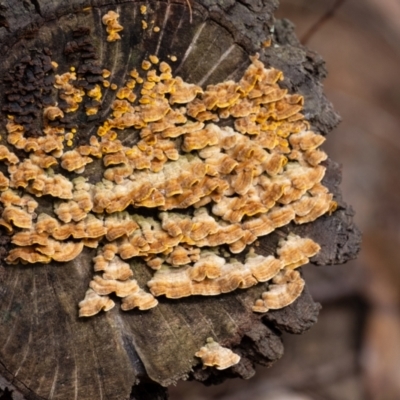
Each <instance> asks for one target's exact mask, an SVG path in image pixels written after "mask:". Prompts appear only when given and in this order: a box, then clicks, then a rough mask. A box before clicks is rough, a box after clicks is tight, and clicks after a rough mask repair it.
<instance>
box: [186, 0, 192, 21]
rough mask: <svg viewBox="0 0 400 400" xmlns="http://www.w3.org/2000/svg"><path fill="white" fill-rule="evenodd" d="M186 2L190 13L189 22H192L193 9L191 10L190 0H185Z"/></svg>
mask: <svg viewBox="0 0 400 400" xmlns="http://www.w3.org/2000/svg"><path fill="white" fill-rule="evenodd" d="M186 3H187V5H188V7H189V13H190V23H192V22H193V10H192V5H191V4H190V0H186Z"/></svg>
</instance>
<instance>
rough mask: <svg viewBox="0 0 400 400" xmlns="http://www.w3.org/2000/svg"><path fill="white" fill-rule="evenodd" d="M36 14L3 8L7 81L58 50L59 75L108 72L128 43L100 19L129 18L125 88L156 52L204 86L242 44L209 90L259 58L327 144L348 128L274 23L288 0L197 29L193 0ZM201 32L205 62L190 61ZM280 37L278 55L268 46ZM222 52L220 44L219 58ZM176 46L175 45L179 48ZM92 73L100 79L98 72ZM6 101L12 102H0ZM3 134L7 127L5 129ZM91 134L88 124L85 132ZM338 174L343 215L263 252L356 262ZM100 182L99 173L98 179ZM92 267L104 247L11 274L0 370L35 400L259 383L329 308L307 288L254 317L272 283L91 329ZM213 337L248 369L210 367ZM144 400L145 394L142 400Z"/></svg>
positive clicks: (218, 6)
mask: <svg viewBox="0 0 400 400" xmlns="http://www.w3.org/2000/svg"><path fill="white" fill-rule="evenodd" d="M10 3H11V2H10ZM24 4H25V3H19V2H18V3H17V2H15V4H13V5H12V6H9V7H8V8H2V9H0V17H1V18H0V21H3V22H1V24H0V49H1V54H3V55H2V56H1V58H2V63H1V66H0V71H1V74H0V76H3V75H4V71H6V70H7V69H10V68H11V67H12V66H13V65H15V63H16V62H18V60H19V59H21V58H22V57H23V56H24V55H26V54H27V52H28V53H29V50H28V49H30V50H33V49H36V50H38V51H39V52H40V51H42V50H43V48H44V47H48V48H49V49H50V50H51V51H52V53H53V54H55V55H56V54H59V56H58V57H55V58H57V59H61V60H63V63H64V64H61V63H60V65H59V69H60V70H61V69H62V70H67V69H68V68H69V66H70V63H72V62H75V61H76V57H77V54H78V53H79V52H81V53H82V52H86V53H87V54H86V56H87V57H88V58H89V59H90V58H92V59H94V58H95V57H96V53H100V60H99V61H100V63H101V64H104V63H105V61H106V60H113V59H114V57H116V55H117V53H116V52H117V50H116V47H115V46H114V47H113V46H111V45H110V46H109V47H107V48H106V49H105V48H102V47H101V46H103V45H104V43H105V40H103V39H105V37H104V38H103V39H100V38H102V36H103V35H104V27H103V26H102V24H101V18H100V17H101V15H103V14H104V13H105V12H107V11H108V10H110V9H117V10H120V14H121V19H120V22H121V24H122V25H123V26H124V27H125V32H126V31H127V26H128V25H129V24H132V25H133V27H132V29H131V30H130V31H129V32H130V33H129V35H130V38H131V40H130V41H129V43H128V41H125V42H124V41H121V44H118V46H122V48H120V50H118V51H119V52H120V54H122V55H124V56H125V58H122V59H119V60H118V61H116V64H115V67H114V68H115V76H116V81H117V83H120V82H122V79H123V75H124V71H125V64H127V60H128V56H129V57H138V56H139V55H140V54H143V52H146V51H147V52H148V54H154V53H156V51H155V50H157V49H158V50H159V55H160V58H165V59H167V58H168V55H171V54H173V55H176V57H177V59H178V61H177V64H179V63H180V62H182V61H185V62H184V63H183V64H182V66H181V67H179V65H177V67H176V68H177V69H178V70H179V74H181V75H182V76H183V77H184V78H185V79H186V80H187V81H193V82H198V81H201V80H202V78H203V77H204V71H207V70H210V65H211V68H212V65H213V63H215V60H218V59H219V58H220V56H221V55H223V54H224V53H225V51H226V50H227V49H229V48H230V46H232V45H235V46H236V47H235V49H237V51H232V52H231V53H230V54H229V58H227V59H226V61H225V62H221V66H220V67H218V68H216V69H215V70H213V73H212V74H210V75H209V76H208V78H207V79H206V80H205V81H204V82H203V85H205V84H207V83H210V82H218V81H223V80H224V79H226V78H227V77H231V78H232V77H235V76H240V74H241V73H242V72H243V70H244V69H245V68H246V67H247V65H248V55H251V54H254V53H255V52H257V51H260V52H261V58H262V60H263V61H264V62H265V63H266V65H271V66H274V67H276V68H278V69H281V70H282V71H283V72H284V75H285V81H284V85H285V86H286V87H287V88H288V89H289V91H291V92H299V93H301V94H303V95H304V96H305V98H306V102H305V113H306V114H307V117H308V119H309V120H310V121H311V123H312V125H313V127H315V128H316V129H317V130H319V131H320V132H322V133H323V134H326V133H328V132H329V131H331V130H332V128H333V127H334V126H335V125H336V124H337V122H338V117H337V115H336V114H335V113H334V111H333V110H332V107H331V105H330V103H329V102H328V101H327V100H326V98H325V97H324V95H323V93H322V87H321V84H320V79H321V78H323V77H324V76H325V74H326V72H325V69H324V66H323V62H322V61H321V59H320V58H319V56H317V55H316V54H314V53H312V52H310V51H308V50H306V49H305V48H303V47H301V46H300V45H299V43H298V41H297V39H296V38H295V36H294V34H293V28H292V26H291V25H290V23H288V22H287V21H274V19H273V16H272V15H273V10H274V9H275V7H276V6H277V2H276V1H269V0H260V1H256V2H253V1H245V0H244V1H240V2H236V1H230V0H227V1H216V0H215V1H214V0H202V1H197V2H194V1H192V2H191V5H192V11H193V21H192V23H190V21H189V19H190V18H191V13H190V12H189V11H190V10H189V9H188V7H187V5H186V0H182V1H170V2H166V1H153V2H150V1H148V2H146V3H144V2H143V3H139V2H136V1H129V2H125V3H119V4H116V5H114V6H112V5H111V4H110V3H109V2H101V1H94V2H92V3H91V4H89V2H84V1H83V2H69V3H66V2H61V1H40V0H38V1H36V2H32V3H27V5H24ZM105 4H107V5H105ZM139 4H146V5H147V7H148V9H149V10H150V9H151V10H153V12H154V16H155V21H154V26H159V27H163V36H162V40H161V42H160V43H159V41H158V38H159V37H160V35H157V36H156V35H152V34H151V33H150V30H149V31H147V30H146V31H145V32H143V29H142V24H141V23H140V21H141V19H142V16H141V14H140V13H139V12H138V11H137V9H138V7H139ZM135 10H136V11H135ZM203 24H204V26H203ZM202 26H203V27H202ZM82 27H85V28H90V29H91V33H90V34H88V35H87V36H88V38H89V39H90V40H89V42H90V43H89V42H88V43H86V44H85V46H86V47H85V48H84V49H83V48H79V43H77V40H74V38H73V37H72V34H71V31H72V30H73V29H76V28H82ZM177 27H178V28H177ZM201 27H202V28H201ZM183 28H184V29H183ZM200 28H201V29H202V34H201V35H200V33H201V32H200V33H199V31H198V29H200ZM196 29H197V30H196ZM196 32H197V33H198V35H197V44H196V46H197V50H196V52H197V55H196V57H188V56H187V57H186V56H185V55H186V54H187V49H188V46H189V43H190V42H191V41H192V39H193V37H196ZM81 33H83V34H84V33H85V32H84V30H81ZM215 37H218V41H215ZM270 38H272V46H270V47H262V43H264V42H266V41H268V39H270ZM102 40H103V42H101V41H102ZM67 42H69V43H70V46H69V47H68V49H75V50H78V53H76V52H75V53H74V51H72V52H71V53H69V50H68V51H67V53H68V54H69V55H65V52H64V51H63V50H64V49H65V47H62V46H63V45H61V44H62V43H64V44H65V45H66V43H67ZM72 42H75V43H77V47H76V46H75V45H74V44H73V43H72ZM78 42H79V41H78ZM102 43H103V44H102ZM210 43H214V46H212V47H211V48H210V49H209V45H210ZM114 44H115V43H114ZM132 45H133V48H134V49H133V50H132ZM170 45H173V46H174V47H173V52H172V50H171V49H170V47H169V46H170ZM74 46H75V47H74ZM90 46H92V47H90ZM204 54H206V56H204ZM171 64H172V63H171ZM199 65H200V68H199ZM237 67H239V68H237ZM202 68H204V69H202ZM88 74H89V75H93V76H94V77H95V76H97V75H98V73H97V71H96V70H93V71H88ZM106 96H107V95H106ZM108 96H109V97H108V98H107V97H105V103H106V102H107V99H109V98H111V90H110V91H109V95H108ZM3 101H4V98H3V96H2V97H1V99H0V104H1V105H3V103H2V102H3ZM3 118H4V115H2V119H3ZM1 129H2V130H4V121H2V122H1ZM89 132H90V124H88V127H87V129H86V130H85V131H84V134H89ZM327 166H328V173H327V174H326V177H325V180H324V184H325V185H327V186H328V187H329V188H330V190H331V192H333V193H334V194H335V199H336V200H337V201H338V202H339V209H338V211H336V212H335V213H334V214H333V215H332V216H331V217H322V218H321V219H319V220H317V221H316V222H314V223H312V224H307V225H303V226H298V227H295V226H288V227H285V228H282V229H280V230H279V231H277V232H275V233H274V234H271V235H269V236H268V237H266V238H263V239H262V240H261V244H260V247H259V249H260V250H261V251H262V253H264V254H271V253H272V252H273V251H274V250H275V248H276V244H277V242H278V240H279V238H280V237H281V236H282V235H286V234H287V233H288V232H290V231H293V232H295V233H300V232H301V233H302V234H304V235H305V236H309V237H311V238H314V239H315V240H316V241H317V242H318V243H319V244H320V245H321V247H322V251H321V252H320V253H319V254H318V255H317V256H316V257H315V258H314V260H313V261H314V262H315V263H317V264H318V265H325V264H334V263H339V262H345V261H347V260H349V259H351V258H354V257H355V255H356V253H357V251H358V246H359V233H358V231H357V229H356V228H355V227H354V225H353V222H352V218H351V217H352V214H351V210H350V208H348V207H347V206H346V205H345V204H344V203H343V202H342V201H341V198H340V193H339V189H338V185H339V182H340V171H339V168H338V166H337V165H336V164H335V163H334V162H332V161H329V162H328V163H327ZM91 172H92V176H93V177H95V176H96V170H94V169H93V170H91ZM45 200H46V199H45ZM41 207H43V208H44V209H46V207H47V208H49V207H51V204H50V203H49V202H47V204H46V202H45V203H43V205H41ZM7 239H8V237H7V236H2V237H1V245H2V247H1V249H0V251H1V254H2V255H3V256H4V255H5V253H6V252H7V251H8V241H7ZM92 257H93V251H89V250H85V251H84V252H83V253H82V254H81V256H80V257H79V258H78V259H76V260H74V261H72V262H70V263H67V264H66V265H64V264H63V265H57V266H55V265H44V266H41V267H38V266H35V265H34V266H32V267H31V266H13V267H9V266H7V265H3V266H0V320H1V325H0V374H2V375H3V376H4V378H5V379H7V380H8V381H10V382H11V381H12V382H13V384H14V385H15V386H16V387H17V388H18V389H19V390H21V392H22V393H24V395H25V396H26V398H29V399H43V398H45V399H47V398H49V399H50V398H53V399H61V400H63V399H70V398H73V397H74V396H77V397H76V398H79V399H83V400H84V399H93V398H107V399H125V398H128V397H129V393H131V387H132V385H134V384H135V383H137V382H138V380H141V379H143V378H144V379H148V378H150V379H152V380H153V381H155V382H158V383H159V384H161V385H165V386H168V385H169V384H171V383H173V382H175V381H176V380H178V379H182V378H187V377H189V378H192V379H197V380H199V381H204V382H207V383H211V382H218V381H220V380H222V379H224V378H226V377H233V376H240V377H243V378H249V377H250V376H252V374H254V369H253V366H254V363H261V364H263V365H270V364H272V363H273V362H274V361H275V360H277V359H279V358H280V357H281V355H282V354H283V346H282V343H281V341H280V338H279V335H277V333H276V332H279V331H283V330H285V331H288V332H292V333H301V332H303V331H305V330H306V329H308V328H310V327H311V325H312V324H313V323H315V322H316V318H317V314H318V310H319V307H318V305H317V304H315V303H314V302H313V300H312V298H311V296H310V295H309V293H308V291H307V290H305V291H304V292H303V294H302V296H301V297H300V298H299V299H298V300H297V301H296V302H295V303H293V304H292V305H290V306H288V307H286V308H284V309H282V310H277V311H271V312H269V313H267V314H266V315H265V317H261V316H259V315H255V314H254V313H252V312H251V311H250V310H251V305H252V303H253V302H254V299H256V298H258V297H259V295H260V293H261V292H262V291H263V290H264V287H265V286H264V285H258V286H256V287H254V288H252V289H250V290H246V291H245V292H234V293H231V294H227V295H224V296H218V297H216V298H200V299H199V298H186V299H181V300H179V302H176V301H171V300H166V299H162V300H161V302H160V303H161V304H160V305H159V306H158V307H157V308H156V309H154V310H150V311H148V312H145V313H143V312H140V311H131V312H129V313H126V314H123V315H122V314H121V313H120V311H119V310H117V309H116V310H112V311H110V312H108V313H107V314H100V315H98V316H96V317H94V318H92V319H90V320H89V321H82V320H78V317H77V307H76V305H77V301H79V299H81V297H82V294H83V293H84V292H85V290H86V288H87V285H88V282H89V280H90V279H91V276H92V268H93V267H92V263H91V258H92ZM3 258H4V257H2V259H3ZM136 277H137V279H138V280H139V282H142V283H143V282H145V281H146V280H148V278H149V272H148V270H147V269H146V268H143V267H140V266H138V267H137V272H136ZM209 336H213V337H215V338H218V341H219V342H220V343H222V344H223V345H224V346H228V347H231V348H232V349H234V351H235V352H236V353H238V354H240V355H241V362H240V363H239V364H238V365H236V366H234V367H232V368H231V369H230V370H227V371H218V372H217V371H215V370H212V369H209V368H208V369H205V370H203V369H202V368H201V365H200V363H199V362H198V360H196V359H195V358H194V357H193V355H194V353H195V352H196V351H197V350H198V349H199V348H200V347H201V346H202V345H203V344H204V341H205V338H207V337H209ZM196 363H197V364H196ZM39 382H41V383H40V384H39ZM138 388H140V386H138ZM136 393H138V392H137V390H136ZM160 393H161V392H160ZM133 396H137V397H133V398H135V399H136V398H137V399H140V398H141V397H138V396H140V394H139V395H137V394H133Z"/></svg>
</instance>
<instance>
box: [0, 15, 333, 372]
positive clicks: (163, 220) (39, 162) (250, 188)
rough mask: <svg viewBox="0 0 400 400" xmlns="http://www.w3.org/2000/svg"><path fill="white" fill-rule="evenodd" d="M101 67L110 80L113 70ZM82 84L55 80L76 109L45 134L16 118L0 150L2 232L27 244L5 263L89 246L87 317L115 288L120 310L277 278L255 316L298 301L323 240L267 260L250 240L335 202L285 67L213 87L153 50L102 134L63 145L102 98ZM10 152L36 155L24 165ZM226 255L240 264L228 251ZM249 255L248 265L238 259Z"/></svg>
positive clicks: (53, 116)
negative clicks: (99, 172)
mask: <svg viewBox="0 0 400 400" xmlns="http://www.w3.org/2000/svg"><path fill="white" fill-rule="evenodd" d="M102 21H103V23H104V24H105V25H106V26H107V32H108V34H109V36H108V38H107V40H108V41H114V40H117V39H119V38H120V37H119V35H118V33H117V32H119V31H120V30H122V26H120V25H119V23H118V14H117V13H115V12H113V11H109V12H108V13H107V14H105V15H104V16H103V18H102ZM52 65H53V64H52ZM98 70H99V71H98V73H99V74H100V75H101V76H102V79H104V77H109V76H110V72H109V71H108V70H107V69H105V68H100V67H99V68H98ZM96 71H97V70H96ZM77 79H80V78H79V77H78V75H77V72H75V70H74V71H70V72H65V73H63V74H61V75H56V77H55V81H54V89H56V90H58V96H59V98H60V99H62V100H64V102H65V103H64V107H63V109H62V108H60V107H59V106H58V105H57V102H56V101H54V102H53V103H52V104H49V105H48V106H47V107H46V108H44V109H43V124H44V126H43V133H42V135H40V136H38V137H26V129H25V127H24V125H23V124H20V123H18V122H17V121H16V120H15V119H14V117H13V116H12V115H10V117H9V120H8V123H7V126H6V129H7V133H8V136H7V141H8V143H9V147H6V146H4V145H1V146H0V159H1V160H2V161H3V163H5V164H6V166H7V170H8V175H5V174H4V173H2V175H1V182H0V183H1V185H0V189H1V191H2V194H1V197H0V201H1V202H2V203H3V205H4V210H3V212H2V216H1V219H0V224H1V225H2V226H3V227H4V228H5V229H6V230H7V231H8V232H9V233H10V234H11V235H12V239H11V241H12V243H13V245H15V246H16V247H15V248H13V249H11V250H10V252H9V254H8V256H7V259H6V260H7V262H8V263H18V262H22V263H49V262H51V260H54V261H58V262H66V261H70V260H73V259H74V258H76V257H77V256H78V255H79V254H80V253H81V252H82V250H83V248H84V247H89V248H93V249H97V250H96V252H97V255H96V256H95V257H94V258H93V261H94V272H95V275H94V277H93V280H92V281H91V282H90V284H89V287H90V289H88V291H87V292H86V296H85V298H84V300H83V301H81V302H80V303H79V308H80V310H79V315H80V316H81V317H88V316H92V315H94V314H96V313H98V312H100V311H101V310H105V311H107V310H109V309H111V308H112V307H114V304H115V303H114V301H112V300H111V299H110V298H109V297H108V296H109V295H110V294H112V293H115V294H116V296H117V297H121V298H122V305H121V308H122V309H123V310H130V309H132V308H134V307H137V308H139V309H140V310H147V309H149V308H152V307H155V306H156V305H157V304H158V301H157V300H156V297H159V296H161V295H165V296H166V297H168V298H172V299H177V298H181V297H185V296H191V295H203V296H210V295H212V296H214V295H219V294H221V293H228V292H231V291H234V290H236V289H245V288H249V287H251V286H254V285H256V284H257V283H258V282H270V284H269V287H268V290H267V291H266V292H265V293H263V295H262V300H260V299H259V300H257V301H256V302H255V305H254V307H253V311H255V312H266V311H268V310H269V309H276V308H282V307H285V306H286V305H288V304H290V303H292V302H293V301H294V300H295V299H296V298H297V297H298V296H299V295H300V294H301V291H302V289H303V286H304V283H303V280H302V279H301V277H300V275H299V273H298V272H297V271H294V269H295V268H297V267H299V266H301V265H304V264H306V263H308V261H309V258H310V257H312V256H314V255H315V254H317V252H318V251H319V245H318V244H317V243H315V242H314V241H313V240H311V239H307V238H300V237H298V236H296V235H293V234H290V235H289V236H288V237H287V238H284V239H282V240H281V241H280V243H279V246H278V248H277V250H276V255H275V256H273V255H270V256H262V255H257V254H256V252H255V250H254V248H251V247H249V246H251V245H252V244H254V242H255V241H256V240H257V238H259V237H262V236H265V235H268V234H269V233H271V232H273V231H274V230H275V229H277V228H279V227H282V226H285V225H287V224H289V223H290V222H294V223H295V224H302V223H306V222H310V221H314V220H315V219H317V218H319V217H320V216H321V215H323V214H325V213H327V212H330V211H332V210H334V208H335V202H334V201H333V198H332V194H330V193H329V191H328V189H327V188H325V187H324V186H323V185H322V183H321V181H322V178H323V177H324V173H325V167H324V166H322V165H321V162H322V161H323V160H325V158H326V155H325V153H324V152H323V151H321V150H320V149H319V146H320V145H321V144H322V143H323V141H324V138H323V137H322V136H321V135H319V134H317V133H314V132H313V131H311V130H310V126H309V123H308V122H307V120H306V119H305V118H304V116H303V115H302V114H301V110H302V108H303V98H302V96H300V95H298V94H289V93H288V92H287V90H286V89H282V88H281V87H280V85H279V81H280V80H282V79H283V74H282V72H281V71H279V70H277V69H274V68H266V67H265V65H264V64H263V63H262V62H261V61H260V60H259V57H258V55H255V56H253V57H251V63H250V66H249V67H248V68H247V70H246V71H245V72H244V74H243V76H242V78H241V79H240V80H239V81H238V82H235V81H233V80H230V81H226V82H221V83H218V84H214V85H209V86H207V87H205V88H202V87H200V86H198V85H195V84H192V83H187V82H185V81H184V80H183V79H182V78H180V77H179V76H177V77H175V76H174V74H173V69H172V67H171V66H170V65H168V64H167V63H166V62H165V61H161V60H160V59H159V58H158V57H157V56H155V55H150V56H149V57H148V59H144V60H142V62H141V63H140V66H139V68H137V69H135V70H132V71H131V72H130V73H129V74H128V76H127V77H126V83H125V85H124V86H123V87H120V89H119V90H118V91H117V92H116V98H115V100H114V102H113V103H112V105H111V110H110V113H109V115H108V117H107V118H106V119H104V121H103V122H102V123H101V125H99V126H98V128H97V135H92V136H91V137H90V138H89V140H87V141H86V142H82V140H81V141H80V142H79V145H78V144H77V145H76V146H75V147H74V148H72V149H69V150H66V146H68V147H71V143H72V142H73V138H74V135H75V134H76V129H74V132H72V131H71V132H67V131H66V129H65V128H63V127H61V126H60V127H58V128H56V127H53V125H54V121H57V120H62V119H63V118H64V116H65V114H64V113H69V114H72V113H74V112H77V111H78V110H79V109H80V108H82V109H83V108H84V107H86V106H84V104H86V102H87V101H89V102H92V103H91V104H93V101H94V102H98V103H99V104H100V102H101V99H102V98H103V90H106V87H105V88H103V89H102V87H101V86H100V85H98V84H94V85H92V86H91V88H88V89H83V88H80V87H76V86H75V85H73V82H74V81H76V80H77ZM96 107H97V106H96ZM86 109H87V107H86ZM132 129H133V130H136V131H137V132H138V136H139V140H138V142H137V143H136V144H134V145H131V146H128V145H126V144H125V142H124V140H122V139H120V136H121V137H122V136H123V132H124V131H125V130H132ZM13 149H18V150H20V151H21V150H22V151H23V152H25V154H26V157H25V159H23V160H20V158H19V157H17V155H16V154H15V153H13V151H12V150H13ZM18 154H19V155H20V154H21V152H19V153H18ZM96 160H99V161H101V162H102V164H103V178H102V179H101V180H100V181H98V182H97V183H96V182H93V181H92V180H90V179H88V178H87V177H85V175H84V172H85V170H86V168H87V166H88V165H89V164H91V163H94V162H98V161H96ZM74 174H78V176H76V177H75V178H73V177H74V176H75V175H74ZM71 176H72V178H73V179H72V180H71ZM42 196H51V197H52V198H53V199H54V212H53V215H48V214H46V213H43V212H42V213H40V214H39V215H37V214H36V213H35V209H36V208H37V206H38V202H39V201H40V198H41V197H42ZM144 209H150V210H152V213H151V216H145V214H146V213H143V210H144ZM147 215H148V214H147ZM222 249H228V250H229V252H230V255H231V257H230V258H229V257H228V259H227V257H226V256H224V257H222V256H221V251H222ZM246 249H247V250H246ZM244 251H246V255H245V260H244V261H239V259H237V258H235V257H234V255H235V254H238V255H239V253H243V252H244ZM138 257H140V258H141V259H142V260H143V261H144V262H146V263H147V265H148V267H149V268H150V270H154V273H153V276H152V277H151V279H149V280H148V282H147V287H148V289H149V291H146V288H144V287H142V288H141V287H139V285H138V283H137V281H136V280H135V279H134V278H133V276H134V271H132V269H131V267H130V264H129V263H127V262H126V261H128V260H130V259H133V258H138ZM207 346H208V348H209V349H211V347H212V348H213V349H214V348H215V349H216V350H217V353H218V352H219V351H220V348H218V349H217V347H216V346H217V345H216V344H208V345H207ZM221 349H222V348H221ZM207 351H208V350H207ZM224 351H225V350H224ZM204 352H205V350H203V353H204ZM203 353H202V354H203ZM206 353H207V352H206ZM204 354H205V353H204ZM218 354H219V353H218ZM201 357H202V358H203V356H201ZM212 357H213V356H212ZM204 360H205V359H204V358H203V362H204V364H205V365H211V364H208V361H204ZM231 361H232V360H231ZM211 363H212V365H218V368H224V367H225V366H226V365H227V363H226V362H225V361H224V362H222V363H220V362H219V361H218V362H214V361H212V362H211ZM228 363H229V362H228Z"/></svg>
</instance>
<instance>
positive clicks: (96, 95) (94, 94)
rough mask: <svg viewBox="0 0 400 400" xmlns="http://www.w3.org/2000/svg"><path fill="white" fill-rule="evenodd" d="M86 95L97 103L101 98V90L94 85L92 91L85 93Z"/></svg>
mask: <svg viewBox="0 0 400 400" xmlns="http://www.w3.org/2000/svg"><path fill="white" fill-rule="evenodd" d="M87 95H88V96H89V97H91V98H92V99H94V100H97V101H99V100H100V99H101V97H102V93H101V88H100V86H99V85H96V86H95V87H94V88H93V89H91V90H89V91H88V92H87Z"/></svg>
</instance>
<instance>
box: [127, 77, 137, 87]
mask: <svg viewBox="0 0 400 400" xmlns="http://www.w3.org/2000/svg"><path fill="white" fill-rule="evenodd" d="M135 86H136V81H134V80H132V79H130V80H129V81H128V82H126V87H127V88H129V89H133V88H134V87H135Z"/></svg>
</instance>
